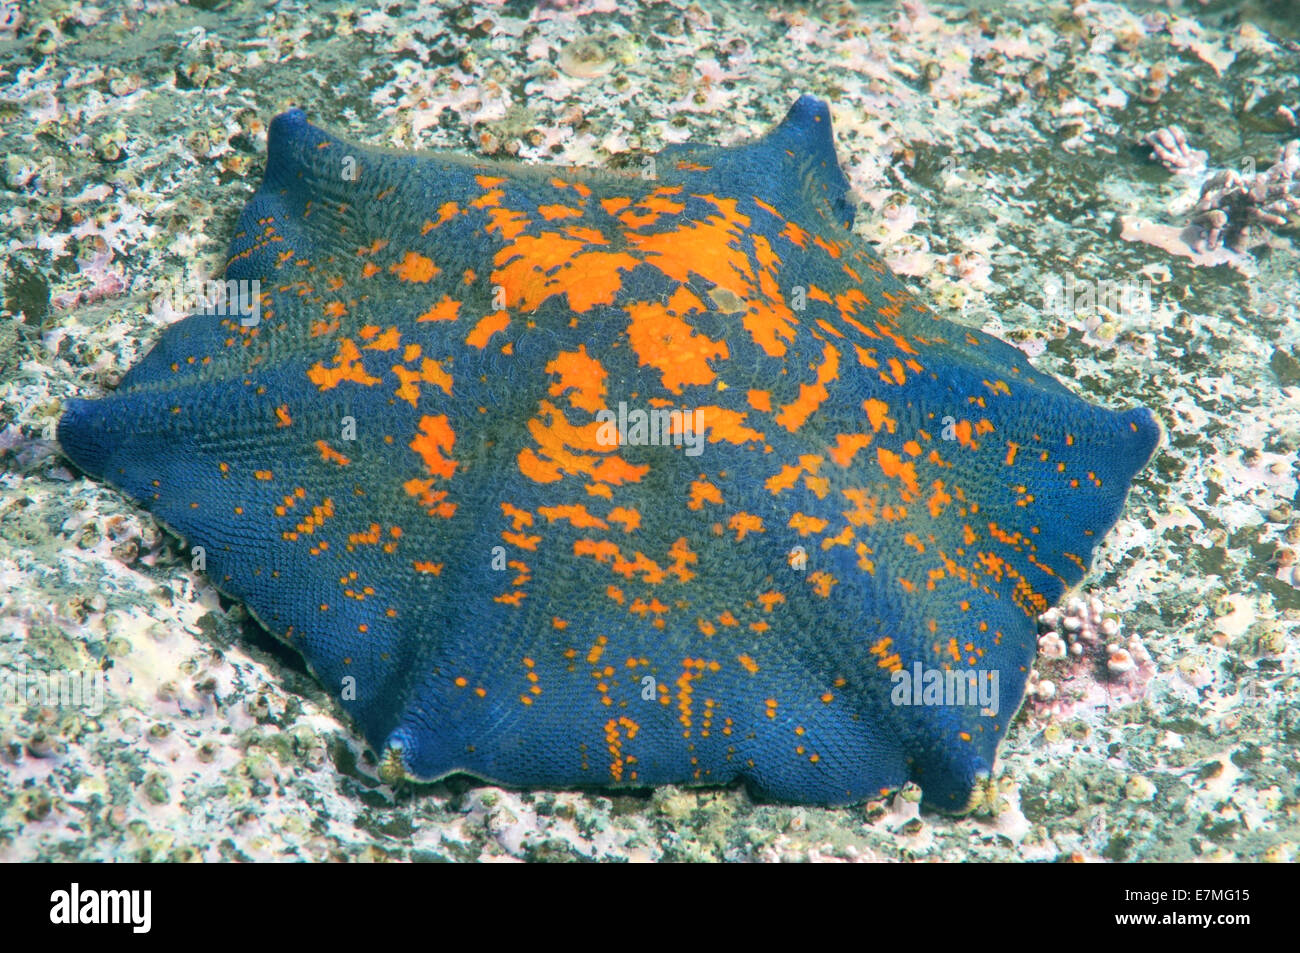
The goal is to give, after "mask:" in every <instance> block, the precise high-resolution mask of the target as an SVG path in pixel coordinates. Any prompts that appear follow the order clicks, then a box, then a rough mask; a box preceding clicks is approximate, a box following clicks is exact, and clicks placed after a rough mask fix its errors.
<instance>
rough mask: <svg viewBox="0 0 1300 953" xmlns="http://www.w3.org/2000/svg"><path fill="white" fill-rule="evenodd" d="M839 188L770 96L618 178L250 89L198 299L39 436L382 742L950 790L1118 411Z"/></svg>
mask: <svg viewBox="0 0 1300 953" xmlns="http://www.w3.org/2000/svg"><path fill="white" fill-rule="evenodd" d="M852 217H853V210H852V207H851V205H850V203H849V201H848V183H847V181H846V179H845V176H844V174H843V172H842V171H841V169H840V167H839V163H838V161H837V159H836V155H835V149H834V143H833V139H832V134H831V123H830V113H829V111H828V109H827V107H826V105H825V104H824V103H822V102H820V101H819V100H816V99H814V98H811V97H803V98H800V99H799V100H798V101H797V102H796V103H795V104H794V106H793V107H792V108H791V109H790V111H789V114H788V115H787V116H786V118H785V120H784V121H783V122H781V123H780V124H779V125H777V126H776V127H775V128H773V129H772V130H771V131H770V132H769V133H768V134H767V135H765V136H763V137H761V138H759V139H757V140H754V141H751V142H747V143H743V144H740V145H736V146H731V147H727V148H722V147H716V146H710V145H700V144H685V145H678V146H671V147H669V148H666V149H664V150H663V151H662V152H660V153H658V154H657V155H655V156H654V157H653V160H652V161H650V162H648V163H647V165H646V167H645V169H644V170H642V174H638V175H623V174H617V173H613V172H606V171H599V170H576V169H571V168H566V169H559V168H554V167H546V166H532V165H526V164H506V163H497V162H489V161H483V160H477V159H472V158H465V157H461V156H456V155H448V154H440V153H411V154H403V153H400V152H394V151H391V150H383V149H374V148H367V147H363V146H359V145H354V144H351V143H348V142H345V141H343V140H342V139H339V138H337V137H335V136H333V135H331V134H329V133H327V132H324V131H322V130H321V129H319V128H317V127H315V126H313V125H311V124H310V123H309V122H308V121H307V120H306V118H305V116H304V115H303V113H302V112H300V111H297V110H295V111H291V112H287V113H284V114H283V115H281V116H279V117H277V118H276V119H275V120H274V121H273V122H272V124H271V126H270V129H269V142H268V155H267V163H266V172H265V176H264V179H263V182H262V185H261V187H260V188H259V189H258V191H257V192H256V194H255V195H254V196H253V198H252V199H251V200H250V201H249V203H248V205H247V206H246V207H245V209H244V212H243V215H242V217H241V218H240V220H239V223H238V226H237V230H236V232H235V235H234V238H233V241H232V243H231V247H230V253H229V260H228V262H227V264H226V268H225V274H224V281H223V283H222V284H221V286H220V287H221V289H222V290H223V292H224V293H223V294H222V295H219V296H217V298H218V300H215V301H211V302H208V303H207V305H206V306H205V307H203V308H202V309H200V310H198V311H197V312H196V313H194V314H192V315H190V316H189V317H187V318H185V319H183V320H181V321H179V322H177V323H176V324H174V325H173V326H171V327H169V328H168V329H167V330H166V331H165V332H164V333H163V335H162V337H161V338H160V340H159V341H158V342H157V344H156V345H155V346H154V347H153V349H152V351H150V352H149V354H148V355H147V356H146V357H145V358H144V359H143V360H141V361H140V362H139V363H138V364H137V365H136V366H135V367H133V368H132V369H131V370H130V371H129V372H128V373H127V374H126V376H125V377H124V379H123V381H122V383H121V386H120V387H119V388H118V389H117V390H116V391H115V392H114V393H112V394H110V395H108V396H105V397H103V398H101V399H98V400H70V401H69V402H68V404H67V407H66V410H65V413H64V416H63V418H62V420H61V422H60V424H59V431H58V436H59V441H60V444H61V446H62V449H63V452H64V453H65V454H66V456H67V457H68V458H69V459H70V460H71V461H72V462H73V463H74V464H75V465H76V466H77V467H78V468H80V469H81V470H82V471H84V472H85V473H87V474H89V475H91V476H93V477H96V478H100V479H103V480H106V481H108V482H109V483H111V484H113V485H115V486H117V487H119V488H121V489H122V490H123V491H124V492H125V493H126V494H128V495H129V496H130V497H131V498H133V499H134V500H136V501H138V502H139V503H140V504H141V505H143V506H144V507H146V508H147V509H148V510H150V511H151V512H152V513H153V514H154V515H155V517H156V518H157V519H158V520H159V522H160V523H161V524H162V525H164V526H165V527H166V528H167V529H169V530H170V531H171V532H173V533H174V534H176V535H177V536H179V537H180V538H181V539H182V540H184V541H186V543H187V544H188V545H190V546H192V547H193V548H194V551H195V553H196V556H198V557H199V558H201V560H202V561H203V563H204V566H205V568H206V571H207V573H208V576H209V577H210V579H211V580H212V582H213V583H214V584H215V585H216V586H217V587H218V588H219V589H220V590H221V591H223V592H225V593H227V594H228V595H230V596H232V597H234V598H237V599H240V600H242V601H243V602H244V603H245V604H246V605H247V607H248V608H249V610H250V611H251V612H252V614H253V615H254V616H255V617H256V619H257V620H258V621H259V622H260V623H261V624H262V625H264V626H265V627H266V628H267V629H268V630H269V631H271V632H272V633H273V634H275V635H276V636H278V637H280V638H282V639H283V640H284V641H285V642H287V643H288V644H289V645H291V646H293V647H294V648H295V649H297V650H298V651H300V652H301V653H302V655H303V656H304V657H305V659H306V661H307V663H308V665H309V666H310V667H311V669H312V671H313V672H314V673H315V675H316V676H317V677H318V678H319V679H320V681H321V682H322V683H323V684H324V685H325V686H326V687H327V688H328V689H329V690H330V691H331V692H333V693H334V694H335V695H336V696H337V698H338V699H339V701H340V703H341V705H342V707H343V709H344V710H346V711H347V712H348V713H349V715H350V716H351V717H352V718H353V719H354V720H355V722H356V724H357V725H358V726H359V728H360V730H361V731H362V732H363V733H364V735H365V737H366V738H367V739H368V741H369V742H370V744H371V745H372V746H373V747H374V748H375V749H376V750H377V751H378V752H380V753H381V755H382V757H383V766H384V771H385V772H386V775H385V776H401V775H405V776H409V777H412V778H417V779H435V778H440V777H443V776H445V775H447V774H450V773H452V772H466V773H469V774H472V775H475V776H477V777H479V778H483V779H487V780H491V781H495V782H500V783H505V784H510V785H520V786H547V787H550V786H612V787H618V786H632V787H648V786H652V785H659V784H665V783H680V784H726V783H729V782H733V781H737V780H743V781H744V782H746V783H747V784H748V785H749V786H750V788H751V789H752V790H753V791H754V792H755V793H756V794H758V795H759V796H762V797H767V798H773V799H780V800H787V801H797V802H805V803H816V804H841V803H851V802H855V801H860V800H864V799H867V798H871V797H876V796H879V795H880V794H882V793H884V792H887V791H890V790H892V789H895V788H897V787H899V786H901V785H903V784H905V783H907V782H909V781H911V782H915V783H918V784H919V785H920V786H921V787H922V790H923V793H924V798H925V802H926V803H927V804H928V805H931V806H934V807H937V808H940V809H946V810H963V809H967V808H969V807H971V806H972V804H973V803H974V801H975V800H977V798H978V793H979V790H980V786H981V783H982V782H983V780H984V779H986V778H987V777H988V776H989V775H990V772H991V771H992V769H993V764H994V759H995V755H996V750H997V746H998V743H999V741H1000V740H1001V739H1002V737H1003V736H1004V735H1005V733H1006V730H1007V725H1008V723H1009V722H1010V720H1011V718H1012V716H1013V715H1014V714H1015V711H1016V709H1017V708H1018V706H1019V704H1020V701H1021V698H1022V696H1023V690H1024V682H1025V678H1026V675H1027V672H1028V670H1029V666H1030V665H1031V663H1032V660H1033V657H1034V652H1035V635H1036V625H1035V622H1036V618H1037V616H1038V615H1039V614H1040V613H1042V612H1043V611H1045V610H1046V609H1048V608H1049V607H1050V606H1052V605H1053V604H1054V603H1055V602H1056V601H1057V600H1058V599H1059V598H1060V597H1061V595H1062V593H1063V592H1065V591H1066V589H1067V588H1069V587H1071V586H1073V585H1075V584H1077V583H1078V582H1079V581H1080V579H1081V578H1082V576H1083V575H1084V573H1085V571H1086V570H1087V568H1088V565H1089V561H1090V559H1091V557H1092V553H1093V549H1094V547H1095V546H1096V544H1097V543H1098V542H1099V541H1100V540H1101V538H1102V537H1103V535H1104V534H1105V533H1106V532H1107V531H1108V530H1109V528H1110V527H1111V526H1112V525H1113V524H1114V522H1115V521H1116V519H1117V518H1118V516H1119V514H1120V511H1121V508H1122V506H1123V503H1124V500H1125V497H1126V494H1127V492H1128V489H1129V486H1130V483H1131V481H1132V479H1133V477H1134V475H1135V473H1136V472H1137V471H1138V470H1139V469H1141V467H1142V466H1143V465H1144V464H1145V463H1146V461H1147V460H1148V458H1149V457H1150V456H1151V454H1152V452H1153V450H1154V448H1155V446H1156V444H1157V442H1158V439H1159V436H1160V428H1159V425H1158V424H1157V422H1156V420H1155V418H1154V417H1153V415H1152V414H1151V413H1150V411H1148V410H1146V409H1144V408H1137V409H1131V410H1127V411H1115V410H1109V409H1105V408H1102V407H1100V406H1097V405H1095V404H1092V403H1089V402H1087V401H1085V400H1083V399H1081V398H1079V397H1077V396H1075V395H1074V394H1073V393H1071V392H1070V391H1069V390H1067V389H1066V388H1065V387H1064V386H1063V385H1062V384H1060V383H1059V382H1058V381H1056V380H1055V379H1054V378H1052V377H1050V376H1049V375H1047V374H1043V373H1040V372H1038V371H1035V370H1034V368H1033V367H1032V366H1031V365H1030V364H1029V363H1028V361H1027V360H1026V359H1025V357H1024V356H1023V355H1022V354H1021V352H1020V351H1018V350H1017V349H1015V348H1014V347H1011V346H1010V345H1007V344H1005V343H1003V342H1000V341H998V340H996V339H995V338H992V337H990V336H988V335H986V334H983V333H981V332H979V331H976V330H971V329H968V328H965V327H961V326H959V325H957V324H954V323H951V322H949V321H947V320H944V319H942V318H940V317H938V316H937V315H935V314H933V313H932V312H931V311H930V310H929V309H928V308H927V307H926V306H925V305H924V304H923V303H921V302H920V301H918V300H917V299H916V298H915V297H914V296H913V295H912V294H911V293H910V292H909V291H908V290H907V289H906V288H905V287H904V286H903V284H902V283H901V282H900V281H899V280H898V279H897V278H896V277H895V276H894V275H893V274H892V273H891V272H890V271H889V270H888V269H887V268H886V266H885V265H884V264H883V263H882V262H881V261H880V259H879V258H878V257H877V256H876V255H875V254H874V253H873V252H872V250H871V249H870V248H869V247H868V246H867V245H866V244H865V243H864V242H863V241H862V240H861V239H860V238H858V237H857V236H856V235H854V234H853V233H852V231H851V230H850V229H851V225H852Z"/></svg>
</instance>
